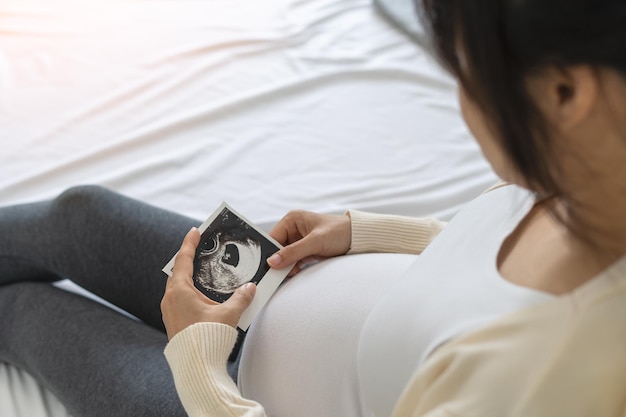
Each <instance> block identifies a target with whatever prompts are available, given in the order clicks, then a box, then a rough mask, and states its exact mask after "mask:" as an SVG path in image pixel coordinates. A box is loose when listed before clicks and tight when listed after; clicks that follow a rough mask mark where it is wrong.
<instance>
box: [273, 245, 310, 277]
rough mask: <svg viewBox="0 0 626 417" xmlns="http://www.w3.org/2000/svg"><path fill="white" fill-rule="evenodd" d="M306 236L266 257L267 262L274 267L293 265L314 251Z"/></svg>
mask: <svg viewBox="0 0 626 417" xmlns="http://www.w3.org/2000/svg"><path fill="white" fill-rule="evenodd" d="M308 243H309V242H308V240H307V238H304V239H302V240H298V241H297V242H294V243H292V244H291V245H289V246H285V247H284V248H282V249H281V250H279V251H278V252H276V253H275V254H273V255H272V256H270V257H269V258H268V259H267V263H268V264H269V266H271V267H272V268H274V269H281V268H285V267H287V266H289V265H293V264H295V263H296V262H298V261H299V260H301V259H304V258H306V257H308V256H310V255H312V254H313V253H314V251H313V250H312V248H311V247H310V246H311V245H309V244H308Z"/></svg>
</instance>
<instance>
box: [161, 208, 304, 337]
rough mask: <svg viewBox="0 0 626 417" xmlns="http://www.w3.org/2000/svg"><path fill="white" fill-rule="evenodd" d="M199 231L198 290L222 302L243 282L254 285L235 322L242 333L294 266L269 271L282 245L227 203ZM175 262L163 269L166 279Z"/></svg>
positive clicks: (196, 275)
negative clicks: (241, 312) (251, 297)
mask: <svg viewBox="0 0 626 417" xmlns="http://www.w3.org/2000/svg"><path fill="white" fill-rule="evenodd" d="M199 230H200V244H199V245H198V248H197V249H196V256H195V258H194V265H193V269H194V275H193V281H194V285H195V286H196V288H198V290H200V291H201V292H202V293H203V294H204V295H206V296H207V297H209V298H210V299H212V300H214V301H216V302H219V303H222V302H224V301H226V300H228V299H229V298H230V296H231V295H232V294H233V292H235V290H236V289H237V288H238V287H240V286H241V285H243V284H245V283H246V282H254V283H255V284H256V285H257V291H256V295H255V296H254V300H252V304H251V305H250V306H249V307H248V309H247V310H246V311H244V313H243V315H242V316H241V319H240V321H239V323H238V327H239V328H241V329H242V330H244V331H245V330H247V329H248V326H249V325H250V323H251V322H252V320H253V318H254V317H255V315H256V314H257V313H258V312H259V311H260V310H261V308H263V306H264V305H265V303H266V302H267V301H268V300H269V298H270V297H271V295H272V294H273V293H274V292H275V291H276V289H277V288H278V286H279V285H280V283H281V282H282V281H283V280H284V278H285V277H286V276H287V274H288V273H289V271H290V270H291V268H292V267H293V265H290V266H288V267H286V268H283V269H280V270H273V269H271V268H270V267H269V266H268V265H267V258H269V257H270V256H271V255H272V254H273V253H275V252H277V251H278V250H279V249H280V248H281V247H282V246H281V245H280V244H279V243H278V242H276V241H275V240H274V239H272V238H271V237H270V236H269V235H268V234H267V233H265V232H264V231H263V230H261V229H259V228H257V227H256V226H255V225H254V224H252V223H251V222H249V221H247V220H246V219H245V218H244V217H243V216H241V215H240V214H239V213H237V212H236V211H235V210H234V209H233V208H231V207H230V206H229V205H228V204H226V203H222V205H221V206H220V207H219V208H218V209H217V210H216V211H215V212H214V213H213V214H212V215H211V216H210V217H209V218H208V219H207V220H206V221H205V222H204V223H203V224H202V225H201V226H200V227H199ZM175 259H176V255H174V256H173V257H172V259H171V260H170V261H169V262H168V263H167V265H165V267H164V268H163V272H165V273H166V274H167V275H168V276H171V275H172V273H173V269H174V260H175Z"/></svg>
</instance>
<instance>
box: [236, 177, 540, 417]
mask: <svg viewBox="0 0 626 417" xmlns="http://www.w3.org/2000/svg"><path fill="white" fill-rule="evenodd" d="M533 203H534V200H533V197H532V196H531V195H530V194H529V193H528V192H527V191H524V190H522V189H520V188H518V187H513V186H509V187H504V188H501V189H497V190H494V191H491V192H489V193H488V194H487V195H483V196H481V197H480V198H479V199H477V200H475V201H473V202H472V203H470V204H468V205H467V206H466V207H465V208H464V209H463V210H462V211H461V212H460V213H459V214H458V215H457V216H456V217H455V218H454V219H453V220H452V222H450V223H449V224H448V226H447V227H446V228H445V229H444V230H443V231H442V232H441V234H440V235H439V236H438V237H437V239H435V240H434V241H433V242H432V243H431V244H430V245H429V246H428V248H427V249H426V250H425V251H424V252H423V253H422V255H420V256H415V255H393V254H366V255H354V256H346V257H342V258H336V259H333V260H331V261H326V262H323V263H321V264H319V265H317V266H315V267H313V268H311V269H309V270H307V271H304V272H303V273H302V274H301V275H299V276H298V277H297V278H295V279H293V280H291V281H290V282H288V283H287V284H286V285H284V286H283V287H282V288H281V289H280V290H279V291H278V292H277V293H276V294H275V296H274V298H273V299H272V300H271V302H270V303H269V304H268V306H267V308H266V310H265V311H264V312H263V313H262V315H261V316H260V317H258V319H257V320H256V321H255V322H254V323H253V326H252V327H251V329H250V331H249V334H248V338H247V340H246V342H245V344H244V351H243V356H242V362H241V367H240V380H239V381H240V388H241V389H242V394H243V395H244V397H247V398H250V399H252V400H256V401H258V402H260V403H261V404H263V406H264V407H265V409H266V412H267V414H268V415H269V416H280V417H287V416H294V415H297V416H299V417H307V416H316V417H319V416H332V415H341V416H345V417H350V416H377V417H383V416H389V415H391V414H392V410H393V407H394V405H395V404H396V402H397V400H398V398H399V397H400V394H401V393H402V390H403V389H404V387H405V386H406V385H407V383H408V381H409V379H410V378H411V376H412V375H413V373H414V372H415V370H416V369H417V368H418V366H419V365H420V364H421V362H422V361H423V360H424V359H425V358H426V357H427V356H428V354H429V353H431V352H432V351H433V350H434V349H435V348H436V347H437V346H438V345H440V344H441V343H443V342H445V341H446V340H449V339H450V338H452V337H454V336H456V335H459V334H461V333H464V332H467V331H470V330H473V329H476V328H478V327H480V326H484V325H485V324H487V323H488V322H490V321H492V320H494V319H495V318H498V317H500V316H502V315H503V314H506V313H509V312H512V311H515V310H518V309H520V308H523V307H526V306H529V305H531V304H534V303H539V302H542V301H546V300H549V299H551V298H552V296H551V295H549V294H545V293H542V292H539V291H536V290H532V289H528V288H525V287H520V286H517V285H514V284H512V283H510V282H508V281H506V280H504V279H503V278H502V277H501V276H500V275H499V273H498V271H497V268H496V259H497V255H498V252H499V249H500V247H501V245H502V242H503V241H504V239H505V238H506V236H507V235H508V234H510V233H511V231H513V230H514V228H515V227H516V226H517V225H518V224H519V222H520V221H521V220H522V219H523V218H524V217H525V215H526V214H527V213H528V212H529V211H530V209H531V207H532V206H533ZM494 208H497V209H496V210H494ZM381 293H384V295H382V296H381ZM389 341H393V343H390V342H389ZM321 381H324V383H321Z"/></svg>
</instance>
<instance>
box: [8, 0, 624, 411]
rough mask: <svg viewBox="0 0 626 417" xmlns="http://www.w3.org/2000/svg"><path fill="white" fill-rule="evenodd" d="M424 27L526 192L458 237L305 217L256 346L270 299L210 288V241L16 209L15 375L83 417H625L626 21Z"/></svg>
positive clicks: (118, 214) (414, 224)
mask: <svg viewBox="0 0 626 417" xmlns="http://www.w3.org/2000/svg"><path fill="white" fill-rule="evenodd" d="M421 8H422V9H423V18H424V23H425V26H426V27H427V28H428V29H429V32H430V34H431V37H432V45H433V48H434V50H435V52H436V53H437V56H438V57H439V58H440V60H441V62H442V64H443V65H444V66H445V67H446V68H447V69H448V70H449V71H450V72H451V73H452V74H453V75H454V76H455V77H456V79H457V80H458V82H459V98H460V102H461V108H462V111H463V116H464V118H465V120H466V122H467V125H468V126H469V128H470V130H471V131H472V133H473V135H474V136H475V137H476V140H477V141H478V143H479V144H480V146H481V149H482V151H483V153H484V155H485V157H486V158H487V160H488V161H489V162H490V164H491V165H492V167H493V169H494V171H495V172H496V173H497V174H498V175H499V176H500V177H501V178H502V179H503V180H504V181H505V183H506V184H501V186H498V187H495V188H494V189H492V190H489V191H488V192H486V193H484V194H483V195H481V196H480V197H478V198H477V199H475V200H474V201H472V202H470V203H469V204H467V206H466V207H464V208H463V209H462V210H461V211H460V212H459V213H458V214H457V215H456V216H455V217H454V219H453V220H452V221H451V222H450V223H448V224H444V223H442V222H439V221H437V220H435V219H427V218H406V217H398V216H387V215H374V214H368V213H362V212H358V211H349V212H347V213H346V215H338V216H334V215H319V214H314V213H309V212H303V211H294V212H291V213H289V214H288V215H287V216H285V218H284V219H283V220H281V221H280V222H279V223H278V224H277V225H276V226H275V227H274V229H273V230H272V231H271V235H272V236H273V237H274V238H275V239H276V240H278V241H279V242H281V243H283V244H284V245H285V248H284V249H282V250H281V251H279V252H278V253H277V254H275V255H274V256H273V257H271V258H270V259H269V260H268V263H269V264H270V266H271V267H273V268H282V267H285V266H286V265H291V264H293V263H295V264H296V266H295V267H294V269H293V270H292V273H291V274H292V276H293V275H295V276H294V277H293V278H292V279H290V280H289V281H288V282H286V283H285V285H283V286H282V287H281V288H280V289H279V290H278V291H277V293H276V294H275V295H274V297H273V298H272V299H271V301H270V302H269V303H268V304H267V306H266V308H265V309H264V311H263V312H262V313H261V314H260V315H259V316H258V317H257V319H256V320H255V322H254V323H253V325H252V326H251V328H250V330H249V331H248V334H247V335H246V337H245V340H244V341H243V344H241V343H237V340H238V333H237V330H236V329H235V326H236V323H237V322H238V319H239V317H240V315H241V314H242V312H243V311H244V310H245V309H246V307H247V306H248V305H249V303H250V302H251V300H252V299H253V298H254V293H255V287H254V285H252V284H250V285H243V286H241V287H239V288H238V289H237V290H236V291H235V293H234V294H233V296H232V297H230V298H229V299H228V301H226V302H224V303H223V304H215V303H211V302H209V301H208V300H207V299H206V297H204V296H203V295H202V294H201V293H200V292H199V291H197V290H196V289H195V288H194V287H193V283H192V282H191V275H192V272H193V267H194V255H195V253H196V249H197V246H198V245H199V243H200V236H199V233H198V231H197V229H195V228H193V226H197V225H198V224H199V222H197V221H194V220H192V219H187V218H185V217H181V216H178V215H176V214H173V213H169V212H165V211H162V210H159V209H157V208H154V207H150V206H147V205H145V204H142V203H140V202H137V201H133V200H130V199H128V198H125V197H123V196H120V195H117V194H114V193H112V192H109V191H107V190H105V189H102V188H98V187H79V188H74V189H71V190H68V191H66V192H65V193H63V194H62V195H60V196H59V197H58V198H56V199H54V200H52V201H46V202H41V203H34V204H28V205H21V206H14V207H7V208H3V209H1V210H0V236H1V240H0V284H2V286H0V317H1V318H2V320H1V321H0V360H3V361H7V362H9V363H12V364H14V365H16V366H18V367H21V368H24V369H26V370H28V371H30V372H31V373H32V374H33V375H34V376H35V377H37V378H38V379H39V380H40V381H41V382H42V383H43V384H44V385H45V386H46V387H48V388H49V389H51V390H52V391H53V392H54V393H55V394H56V395H57V396H58V397H59V398H60V399H61V400H62V401H63V402H64V403H65V404H66V405H67V407H68V408H69V410H70V411H71V412H72V413H73V414H74V415H75V416H76V417H78V416H128V415H132V416H165V415H166V416H179V415H180V416H182V415H185V414H187V415H189V416H192V417H200V416H216V417H219V416H247V417H261V416H278V417H292V416H297V417H308V416H316V417H320V416H342V417H351V416H368V417H369V416H375V417H383V416H385V417H388V416H393V417H405V416H412V417H416V416H427V417H444V416H445V417H461V416H463V417H469V416H480V417H491V416H492V417H501V416H514V417H522V416H524V417H526V416H533V417H542V416H546V417H547V416H550V417H552V416H570V417H571V416H574V417H575V416H580V417H582V416H620V417H623V416H624V413H625V408H624V407H625V406H624V404H626V355H624V348H625V346H626V216H625V215H624V214H625V213H626V60H625V58H624V57H626V5H625V3H624V2H623V1H621V0H594V1H588V0H584V1H583V0H568V1H557V0H472V1H467V0H423V2H422V4H421ZM187 230H189V232H188V233H187V235H186V236H184V238H183V236H182V235H183V234H184V233H185V232H186V231H187ZM181 239H182V246H181V245H180V241H181ZM177 250H180V253H179V255H178V256H177V258H176V263H175V267H174V273H173V275H172V277H170V278H169V279H168V280H167V283H165V280H164V279H161V277H162V275H161V273H160V272H159V271H160V269H161V268H162V267H163V265H164V263H165V262H166V261H167V260H168V259H169V258H170V257H171V255H172V254H173V253H175V252H176V251H177ZM373 252H378V253H373ZM346 254H348V256H342V255H346ZM320 261H321V262H320ZM61 277H66V278H70V279H72V280H74V281H76V282H77V283H78V284H79V285H81V286H83V287H85V288H86V289H88V290H90V291H92V292H94V293H95V294H97V295H100V296H101V297H103V298H104V299H106V300H108V301H110V302H112V303H113V304H115V305H117V306H119V307H121V308H122V309H124V310H126V311H128V312H130V313H131V314H133V315H135V316H137V317H138V318H139V319H141V321H136V320H131V319H128V318H127V317H124V316H122V315H120V314H118V313H115V312H113V311H111V310H109V309H107V308H105V307H103V306H101V305H99V304H97V303H94V302H92V301H89V300H86V299H83V298H80V297H77V296H75V295H72V294H68V293H66V292H63V291H60V290H57V289H55V288H54V287H52V286H50V285H49V284H48V282H51V281H55V280H58V279H59V278H61ZM234 346H237V347H236V348H235V350H233V347H234ZM163 350H165V356H164V355H163ZM235 380H237V381H236V382H235Z"/></svg>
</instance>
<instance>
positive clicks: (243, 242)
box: [193, 207, 279, 302]
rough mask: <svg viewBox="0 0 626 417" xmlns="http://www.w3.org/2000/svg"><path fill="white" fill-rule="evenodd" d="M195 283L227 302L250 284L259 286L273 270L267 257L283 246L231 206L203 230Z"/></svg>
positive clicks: (215, 297)
mask: <svg viewBox="0 0 626 417" xmlns="http://www.w3.org/2000/svg"><path fill="white" fill-rule="evenodd" d="M200 231H201V232H202V236H201V238H200V244H199V245H198V249H197V250H196V257H195V259H194V276H193V280H194V283H195V285H196V287H197V288H198V289H199V290H200V291H202V292H203V293H204V294H206V295H207V296H208V297H209V298H211V299H213V300H215V301H219V302H223V301H226V300H227V299H228V298H229V297H230V296H231V295H232V293H233V292H234V291H235V290H236V289H237V288H238V287H240V286H241V285H243V284H245V283H246V282H250V281H252V282H254V283H256V284H258V283H259V281H260V280H261V279H263V276H264V275H265V273H266V272H267V271H268V270H269V269H270V268H269V266H268V265H267V258H269V257H270V256H271V255H272V254H273V253H274V252H276V251H278V249H279V247H278V246H277V245H275V244H274V243H272V242H271V241H270V240H269V239H267V238H266V237H265V236H263V235H262V234H261V233H260V232H259V231H257V230H256V229H255V228H254V227H252V226H251V225H250V224H248V223H247V222H246V221H245V220H243V219H242V218H241V217H240V216H238V215H237V214H236V213H234V212H233V210H232V209H231V208H229V207H223V208H221V210H219V213H218V214H217V216H216V217H215V219H213V220H212V221H211V223H210V224H209V225H208V226H207V228H206V230H204V231H202V229H200Z"/></svg>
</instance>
